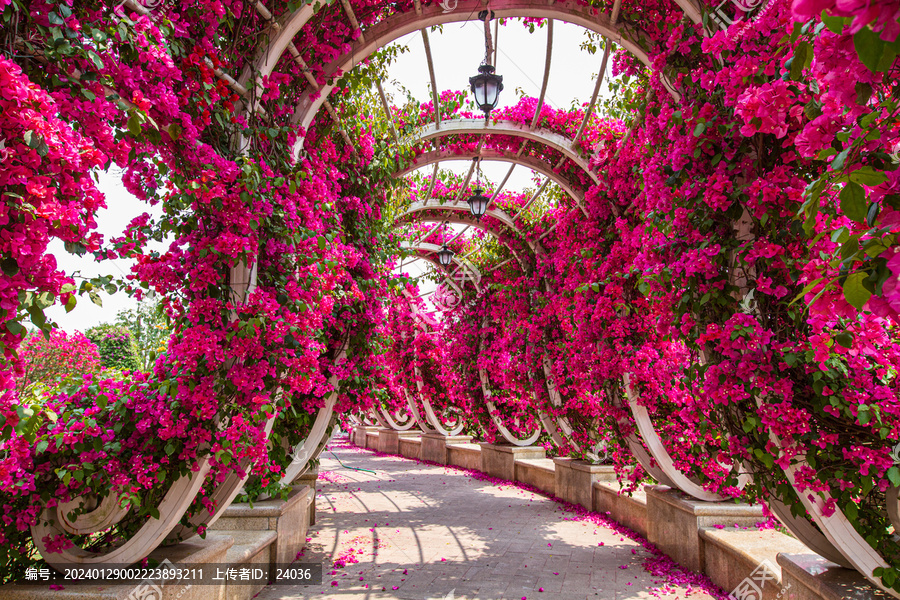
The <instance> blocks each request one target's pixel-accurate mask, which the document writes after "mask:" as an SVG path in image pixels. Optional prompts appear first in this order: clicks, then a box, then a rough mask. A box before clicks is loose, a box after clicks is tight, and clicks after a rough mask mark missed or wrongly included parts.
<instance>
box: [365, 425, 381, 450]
mask: <svg viewBox="0 0 900 600" xmlns="http://www.w3.org/2000/svg"><path fill="white" fill-rule="evenodd" d="M363 447H364V448H368V449H369V450H376V451H377V450H378V428H377V427H369V428H367V429H366V443H365V445H364V446H363Z"/></svg>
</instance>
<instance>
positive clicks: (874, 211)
mask: <svg viewBox="0 0 900 600" xmlns="http://www.w3.org/2000/svg"><path fill="white" fill-rule="evenodd" d="M879 210H881V207H880V206H879V205H878V203H877V202H873V203H872V206H870V207H869V210H868V212H866V225H868V226H869V227H875V220H876V219H877V218H878V212H879Z"/></svg>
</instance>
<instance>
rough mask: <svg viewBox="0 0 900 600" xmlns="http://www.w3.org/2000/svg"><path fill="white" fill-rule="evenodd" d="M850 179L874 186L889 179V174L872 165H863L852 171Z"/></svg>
mask: <svg viewBox="0 0 900 600" xmlns="http://www.w3.org/2000/svg"><path fill="white" fill-rule="evenodd" d="M850 181H852V182H854V183H858V184H860V185H867V186H869V187H872V186H876V185H881V184H882V183H884V182H885V181H887V175H885V174H884V173H882V172H881V171H876V170H875V169H873V168H872V167H863V168H861V169H857V170H856V171H853V172H852V173H850Z"/></svg>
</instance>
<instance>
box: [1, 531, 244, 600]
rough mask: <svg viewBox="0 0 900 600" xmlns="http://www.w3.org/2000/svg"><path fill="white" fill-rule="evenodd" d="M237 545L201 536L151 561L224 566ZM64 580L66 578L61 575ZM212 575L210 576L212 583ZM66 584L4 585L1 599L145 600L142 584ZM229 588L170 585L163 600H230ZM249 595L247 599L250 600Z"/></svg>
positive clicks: (164, 589) (160, 552) (225, 539)
mask: <svg viewBox="0 0 900 600" xmlns="http://www.w3.org/2000/svg"><path fill="white" fill-rule="evenodd" d="M233 545H234V538H232V537H231V536H229V535H222V534H218V533H210V534H209V535H207V536H206V539H200V538H199V537H197V536H194V537H192V538H191V539H189V540H187V541H184V542H182V543H180V544H177V545H175V546H168V547H166V548H157V549H156V550H155V551H154V552H152V553H151V554H150V558H152V559H155V560H157V561H159V562H162V561H163V560H164V559H168V560H169V561H171V562H172V563H174V564H177V565H178V566H180V567H185V568H191V567H202V566H203V565H209V564H224V563H225V562H226V560H227V559H226V554H227V553H228V551H229V550H230V549H231V547H232V546H233ZM57 577H58V578H61V577H62V575H57ZM211 578H212V574H210V575H209V579H210V580H211ZM55 583H57V584H59V585H62V586H63V589H61V590H50V589H49V585H15V584H13V585H4V586H2V587H0V598H3V600H48V599H49V598H52V599H53V600H126V599H128V598H129V596H131V595H132V594H134V596H133V597H134V598H143V596H141V595H140V594H139V593H138V591H139V589H143V588H144V585H145V584H143V583H140V582H132V583H119V582H115V583H114V584H104V583H85V584H72V583H62V582H60V581H56V582H55ZM226 595H227V594H226V586H225V585H224V582H223V583H218V584H217V583H213V582H211V581H210V582H205V583H204V584H203V585H197V584H195V585H191V586H190V587H188V585H187V584H186V585H181V584H179V583H176V582H170V583H168V584H167V585H164V586H162V598H161V599H160V600H220V599H223V598H226ZM250 597H251V596H247V597H246V598H248V599H249V598H250Z"/></svg>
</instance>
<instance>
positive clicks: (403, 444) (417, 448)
mask: <svg viewBox="0 0 900 600" xmlns="http://www.w3.org/2000/svg"><path fill="white" fill-rule="evenodd" d="M421 450H422V438H421V437H419V436H416V437H409V438H400V456H405V457H406V458H411V459H413V460H419V454H420V452H421Z"/></svg>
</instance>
